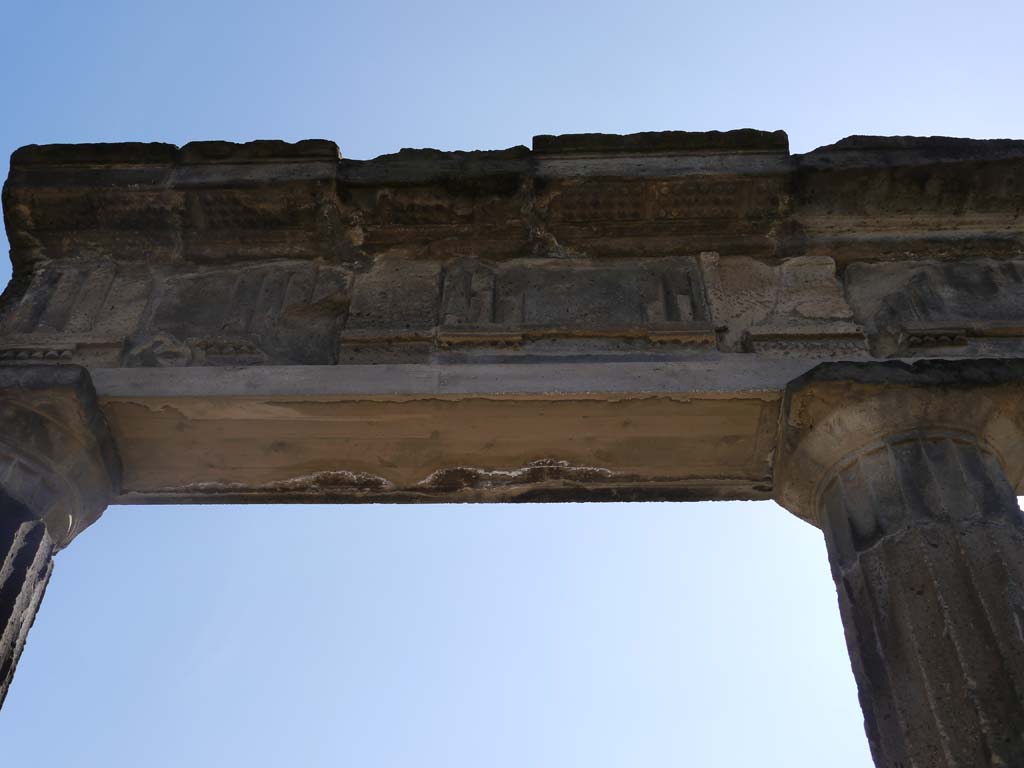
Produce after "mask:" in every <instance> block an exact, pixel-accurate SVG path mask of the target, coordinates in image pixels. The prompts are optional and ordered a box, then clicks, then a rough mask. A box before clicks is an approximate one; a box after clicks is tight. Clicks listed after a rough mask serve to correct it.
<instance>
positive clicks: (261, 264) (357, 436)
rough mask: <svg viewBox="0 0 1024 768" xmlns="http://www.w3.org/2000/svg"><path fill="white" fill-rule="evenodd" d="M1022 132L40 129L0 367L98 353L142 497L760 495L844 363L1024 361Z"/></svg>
mask: <svg viewBox="0 0 1024 768" xmlns="http://www.w3.org/2000/svg"><path fill="white" fill-rule="evenodd" d="M1022 171H1024V142H1020V141H974V140H965V139H943V138H923V139H917V138H907V137H896V138H878V137H851V138H849V139H844V140H843V141H841V142H839V143H837V144H835V145H832V146H829V147H824V148H822V149H819V150H815V151H814V152H811V153H808V154H805V155H792V154H790V153H789V151H788V141H787V139H786V136H785V134H784V133H782V132H774V133H770V132H763V131H752V130H741V131H729V132H725V133H720V132H710V133H685V132H664V133H653V134H634V135H629V136H609V135H602V134H579V135H569V136H539V137H536V139H535V140H534V142H533V148H532V149H528V148H526V147H514V148H511V149H507V150H500V151H487V152H439V151H437V150H402V151H401V152H398V153H396V154H394V155H385V156H383V157H379V158H376V159H374V160H367V161H355V160H347V159H343V158H341V157H340V155H339V152H338V149H337V146H336V145H334V144H333V143H332V142H327V141H304V142H298V143H296V144H287V143H284V142H276V141H261V142H251V143H248V144H231V143H228V142H194V143H191V144H187V145H185V146H184V147H180V148H179V147H175V146H172V145H166V144H121V145H51V146H32V147H25V148H23V149H20V150H18V151H17V152H16V153H15V154H14V156H13V158H12V164H11V173H10V177H9V179H8V180H7V183H6V185H5V187H4V213H5V221H6V225H7V230H8V233H9V237H10V241H11V247H12V250H11V255H12V259H13V262H14V279H13V281H12V283H11V285H10V286H9V288H8V290H7V291H6V292H5V293H4V296H3V299H2V300H0V367H3V366H12V367H17V366H21V365H24V364H41V365H54V366H58V367H63V366H68V365H71V366H82V367H84V368H85V369H86V370H87V372H88V375H89V376H90V377H91V378H92V380H93V381H94V382H95V385H96V389H97V392H98V397H99V402H100V406H101V409H102V412H103V415H104V417H105V419H106V422H107V423H108V424H109V427H110V430H111V433H112V434H113V436H114V438H115V440H116V443H117V449H118V452H119V453H120V455H121V459H122V462H123V466H124V475H123V484H122V486H121V488H120V490H119V492H118V494H117V495H116V498H117V499H118V500H121V501H164V500H167V501H170V500H175V501H205V500H212V499H220V500H225V501H227V500H253V501H256V500H258V501H275V500H281V501H303V500H333V501H343V500H351V501H374V500H378V501H380V500H400V501H429V500H438V501H440V500H492V501H498V500H513V499H525V498H537V499H539V498H551V499H553V498H564V499H571V498H576V499H589V498H597V497H602V498H664V499H671V498H766V497H768V496H770V495H771V494H772V492H773V490H772V484H773V481H772V477H773V465H774V456H775V449H776V444H777V440H778V438H777V435H776V432H777V424H778V420H779V413H780V410H779V408H780V403H781V398H782V393H783V392H784V391H785V387H786V385H787V383H788V382H789V381H791V380H792V379H794V378H796V377H798V376H800V375H801V374H803V373H805V372H806V371H808V370H810V369H812V368H814V367H815V366H816V365H818V364H819V363H822V362H826V361H861V362H869V361H884V360H892V359H903V360H913V359H918V358H934V357H940V358H956V359H963V360H971V359H978V358H1013V357H1018V356H1024V218H1022V211H1024V189H1022V188H1021V187H1020V185H1019V178H1021V174H1022Z"/></svg>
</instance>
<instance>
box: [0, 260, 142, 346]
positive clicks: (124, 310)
mask: <svg viewBox="0 0 1024 768" xmlns="http://www.w3.org/2000/svg"><path fill="white" fill-rule="evenodd" d="M19 289H20V293H19ZM151 290H152V280H151V278H150V274H149V271H148V270H147V269H146V268H145V267H142V266H137V265H125V264H115V263H114V262H112V261H84V262H70V263H64V264H61V265H60V266H46V267H42V268H40V269H38V270H36V271H35V272H34V273H32V276H31V278H30V279H29V281H28V282H27V285H23V286H19V285H17V284H14V285H12V288H11V289H10V292H9V295H10V300H9V301H5V306H6V312H5V313H4V315H3V318H2V320H0V336H2V337H3V341H2V342H0V362H7V361H24V360H35V361H39V362H63V363H67V362H71V361H74V362H76V363H81V364H85V365H108V366H109V365H115V366H116V365H120V362H121V354H122V350H123V348H124V341H125V337H126V336H127V335H128V334H129V333H131V331H132V330H133V329H135V328H136V327H137V326H138V324H139V321H140V319H141V317H142V315H143V312H144V311H145V308H146V304H147V302H148V300H149V295H150V292H151Z"/></svg>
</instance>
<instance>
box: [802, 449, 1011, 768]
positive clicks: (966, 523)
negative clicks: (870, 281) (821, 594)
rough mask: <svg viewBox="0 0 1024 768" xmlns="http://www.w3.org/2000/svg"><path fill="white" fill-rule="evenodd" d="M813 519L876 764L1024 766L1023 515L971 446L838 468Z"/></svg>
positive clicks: (876, 457)
mask: <svg viewBox="0 0 1024 768" xmlns="http://www.w3.org/2000/svg"><path fill="white" fill-rule="evenodd" d="M819 520H820V521H821V524H822V527H823V530H824V532H825V539H826V543H827V546H828V552H829V559H830V562H831V566H832V574H833V578H834V579H835V583H836V588H837V591H838V595H839V607H840V611H841V613H842V619H843V624H844V626H845V630H846V640H847V645H848V647H849V652H850V658H851V660H852V664H853V671H854V675H855V677H856V679H857V685H858V689H859V693H860V701H861V706H862V708H863V710H864V718H865V730H866V731H867V735H868V739H869V741H870V742H871V749H872V754H873V756H874V759H875V763H876V765H877V766H879V767H880V768H883V767H884V768H947V767H948V768H953V767H954V766H955V767H956V768H966V767H968V766H970V767H972V768H973V766H1024V515H1022V513H1021V510H1020V508H1019V506H1018V504H1017V500H1016V497H1015V494H1014V491H1013V488H1012V487H1011V486H1010V484H1009V482H1008V481H1007V479H1006V477H1005V474H1004V472H1003V469H1002V467H1001V465H1000V463H999V461H998V460H997V459H996V457H995V456H994V455H993V454H992V453H991V452H989V451H988V450H986V449H985V448H983V447H982V446H980V445H979V444H978V443H977V442H976V441H975V439H974V438H973V437H971V436H968V435H960V434H958V433H938V432H931V433H925V434H916V435H909V436H907V435H904V436H902V437H895V438H889V439H886V440H884V441H882V442H880V443H878V444H876V445H874V446H872V447H870V448H868V449H865V450H863V451H861V452H859V453H858V454H857V455H856V456H855V457H853V458H851V459H848V460H847V461H844V462H842V463H841V465H840V466H839V467H838V468H837V470H836V471H835V472H833V473H832V474H831V476H830V477H829V478H827V479H826V482H825V483H824V484H823V486H822V491H821V495H820V496H819Z"/></svg>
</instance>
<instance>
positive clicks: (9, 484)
mask: <svg viewBox="0 0 1024 768" xmlns="http://www.w3.org/2000/svg"><path fill="white" fill-rule="evenodd" d="M120 472H121V464H120V460H119V458H118V456H117V452H116V450H115V447H114V442H113V440H112V439H111V436H110V433H109V432H108V430H107V425H106V421H105V420H104V418H103V414H102V413H101V412H100V409H99V407H98V405H97V403H96V393H95V391H94V390H93V387H92V382H91V380H90V378H89V373H88V372H87V371H86V370H85V369H84V368H80V367H78V366H72V365H7V366H2V367H0V488H2V491H3V493H4V494H5V495H6V497H7V498H9V499H12V500H14V501H15V502H18V504H19V505H21V507H23V508H24V509H25V510H27V511H28V513H29V514H31V515H32V516H34V517H36V518H38V519H39V520H42V521H43V522H44V523H45V524H46V528H47V532H48V533H49V536H50V538H51V539H52V540H53V542H54V544H55V545H56V547H57V548H58V549H59V548H61V547H64V546H66V545H67V544H68V543H69V542H70V541H71V540H72V539H73V538H74V537H75V536H76V535H77V534H78V533H80V532H81V531H82V530H84V529H85V528H86V527H87V526H88V525H89V524H90V523H92V522H94V521H95V520H96V519H97V518H98V517H99V516H100V514H102V512H103V510H104V509H105V508H106V506H107V504H108V503H109V502H110V500H111V498H112V497H113V496H114V494H115V493H117V491H118V488H119V485H120Z"/></svg>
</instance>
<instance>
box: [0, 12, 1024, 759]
mask: <svg viewBox="0 0 1024 768" xmlns="http://www.w3.org/2000/svg"><path fill="white" fill-rule="evenodd" d="M1022 28H1024V6H1021V4H1020V3H1019V2H1009V1H1007V2H977V3H973V4H970V5H968V4H964V3H962V2H957V3H951V2H950V3H943V2H927V3H925V2H893V0H889V2H884V3H883V2H861V3H849V2H844V3H841V4H839V3H828V2H802V3H791V2H790V3H787V2H774V3H753V2H746V3H744V2H735V1H733V2H714V3H712V2H702V3H689V2H680V1H678V0H677V1H676V2H644V1H643V0H635V1H634V2H631V3H614V4H613V3H606V2H586V3H584V2H566V3H558V2H552V1H551V0H549V2H520V3H501V4H496V3H486V2H481V1H480V0H477V1H476V2H446V1H445V0H440V2H434V3H412V2H381V1H380V0H378V1H377V2H362V3H346V2H301V1H297V0H292V1H291V2H276V3H275V2H265V1H264V0H248V2H244V3H243V2H220V1H218V0H206V1H205V2H191V1H186V2H178V3H174V4H170V3H153V2H143V1H141V0H133V1H132V2H106V1H104V0H92V1H91V2H52V1H48V0H36V1H35V2H32V3H30V2H14V0H2V2H0V29H2V30H3V40H4V43H3V45H2V46H0V173H2V175H3V176H6V172H7V157H8V156H9V154H10V152H11V151H12V150H14V149H15V148H16V147H18V146H20V145H23V144H28V143H44V142H79V141H126V140H133V141H139V140H145V141H154V140H156V141H169V142H174V143H178V144H182V143H184V142H186V141H189V140H193V139H233V140H238V141H242V140H247V139H254V138H283V139H290V140H295V139H301V138H307V137H325V138H332V139H334V140H336V141H337V142H338V143H339V145H340V146H341V148H342V151H343V153H344V154H345V155H346V156H347V157H354V158H368V157H372V156H374V155H377V154H381V153H385V152H392V151H395V150H397V149H398V148H400V147H404V146H432V147H438V148H442V149H485V148H498V147H505V146H511V145H515V144H529V141H530V137H531V136H532V135H533V134H537V133H566V132H575V131H604V132H615V133H626V132H631V131H641V130H660V129H688V130H706V129H728V128H737V127H747V126H749V127H757V128H765V129H776V128H783V129H785V130H787V131H788V132H789V135H790V139H791V143H792V147H793V149H794V151H807V150H809V149H812V148H813V147H815V146H817V145H821V144H827V143H830V142H832V141H835V140H836V139H839V138H841V137H842V136H845V135H848V134H852V133H879V134H945V135H960V136H973V137H1017V138H1021V137H1024V100H1022V99H1021V87H1022V86H1021V82H1022V75H1024V45H1022V44H1021V29H1022ZM0 246H2V249H3V250H6V240H0ZM8 275H9V271H8V270H7V268H6V264H5V265H4V267H3V268H2V269H0V279H2V280H3V281H6V279H7V277H8ZM0 742H2V743H3V744H4V750H3V752H4V761H5V764H9V765H12V766H13V765H32V766H41V767H42V768H48V767H49V766H75V767H76V768H93V767H95V768H139V767H140V766H144V767H145V768H165V767H166V768H172V767H173V768H182V767H183V766H188V767H189V768H214V767H216V768H223V767H224V766H246V768H263V767H264V766H266V767H268V768H269V767H270V766H274V767H275V768H276V767H279V766H301V767H306V766H311V767H320V766H324V767H326V766H332V767H333V766H339V765H340V766H359V767H360V768H364V767H365V768H385V767H386V768H391V767H394V768H441V767H444V768H570V767H574V766H580V768H637V767H638V766H642V767H643V768H662V767H663V766H687V767H689V766H696V767H699V768H746V767H747V766H758V768H774V767H776V766H777V767H778V768H820V767H821V766H822V765H828V766H829V767H830V768H867V766H869V765H870V759H869V756H868V752H867V748H866V744H865V740H864V736H863V731H862V726H861V718H860V714H859V710H858V708H857V700H856V693H855V690H854V685H853V679H852V675H851V673H850V669H849V663H848V661H847V658H846V651H845V646H844V642H843V637H842V629H841V627H840V624H839V619H838V611H837V608H836V602H835V594H834V587H833V586H832V583H831V579H830V577H829V572H828V565H827V562H826V558H825V552H824V545H823V543H822V541H821V537H820V534H819V533H818V532H817V531H815V530H814V529H812V528H811V527H809V526H807V525H805V524H803V523H801V522H799V521H797V520H796V519H794V518H792V517H790V516H789V515H788V514H787V513H785V512H783V511H782V510H780V509H779V508H778V507H775V506H774V505H772V504H768V503H762V504H691V505H589V506H584V505H569V506H506V507H497V506H431V507H387V506H367V507H301V506H296V507H191V508H189V507H185V508H175V507H114V508H111V509H110V510H109V511H108V512H107V514H106V515H105V517H104V518H103V519H102V520H101V521H100V522H99V523H98V524H96V525H95V526H94V527H93V528H91V529H90V530H89V531H87V532H86V533H85V534H83V535H82V536H81V537H80V538H79V539H78V540H77V541H76V542H75V543H74V545H73V546H72V547H71V548H70V549H69V550H67V551H65V552H64V553H62V554H61V555H60V556H59V557H58V561H57V568H56V572H55V575H54V578H53V581H52V583H51V586H50V589H49V591H48V593H47V596H46V600H45V603H44V605H43V608H42V611H41V612H40V615H39V618H38V621H37V623H36V626H35V628H34V629H33V630H32V634H31V636H30V641H29V645H28V649H27V651H26V653H25V655H24V658H23V660H22V664H21V667H20V669H19V671H18V675H17V678H16V680H15V683H14V686H13V689H12V691H11V694H10V696H9V698H8V701H7V704H6V706H5V709H4V712H3V713H2V715H0Z"/></svg>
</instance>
